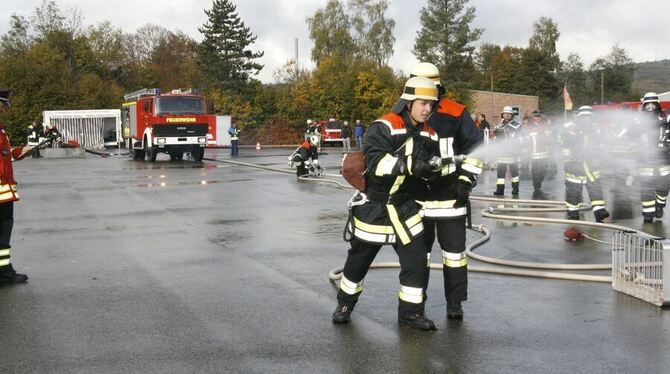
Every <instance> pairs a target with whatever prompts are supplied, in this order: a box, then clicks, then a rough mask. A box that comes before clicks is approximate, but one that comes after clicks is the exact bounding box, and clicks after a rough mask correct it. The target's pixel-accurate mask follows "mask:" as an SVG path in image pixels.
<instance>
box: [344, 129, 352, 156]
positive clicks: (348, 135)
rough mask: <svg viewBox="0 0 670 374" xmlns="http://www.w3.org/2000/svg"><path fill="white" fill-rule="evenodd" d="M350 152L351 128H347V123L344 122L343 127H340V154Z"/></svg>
mask: <svg viewBox="0 0 670 374" xmlns="http://www.w3.org/2000/svg"><path fill="white" fill-rule="evenodd" d="M349 152H351V127H349V122H347V121H344V126H342V153H349Z"/></svg>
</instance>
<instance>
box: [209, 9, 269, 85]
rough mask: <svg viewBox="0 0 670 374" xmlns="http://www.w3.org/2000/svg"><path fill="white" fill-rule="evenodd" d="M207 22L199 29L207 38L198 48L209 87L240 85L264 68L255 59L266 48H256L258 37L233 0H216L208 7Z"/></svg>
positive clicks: (261, 54)
mask: <svg viewBox="0 0 670 374" xmlns="http://www.w3.org/2000/svg"><path fill="white" fill-rule="evenodd" d="M205 14H206V15H207V18H208V20H207V22H206V23H205V24H204V25H203V26H202V27H201V28H199V29H198V31H200V33H202V34H203V36H204V40H203V41H202V43H201V44H200V48H199V50H198V66H199V68H200V70H201V73H202V77H203V80H204V82H203V83H205V84H206V85H208V86H209V87H212V88H213V87H223V88H240V86H246V83H248V81H249V79H250V78H251V76H253V75H257V74H258V72H259V71H260V70H261V69H262V68H263V65H261V64H259V63H258V62H256V61H255V60H256V59H258V58H260V57H263V54H264V52H252V51H251V50H250V49H249V46H250V45H251V44H252V43H254V42H255V41H256V36H255V35H253V34H252V33H251V31H250V29H249V27H246V26H244V22H243V21H242V20H241V19H240V17H239V15H238V14H237V12H236V7H235V5H234V4H233V3H232V2H231V1H230V0H214V2H213V6H212V9H211V10H205Z"/></svg>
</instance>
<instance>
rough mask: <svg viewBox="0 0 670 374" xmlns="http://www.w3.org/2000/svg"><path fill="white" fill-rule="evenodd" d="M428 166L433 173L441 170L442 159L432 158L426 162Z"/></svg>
mask: <svg viewBox="0 0 670 374" xmlns="http://www.w3.org/2000/svg"><path fill="white" fill-rule="evenodd" d="M428 165H430V166H431V167H432V168H433V170H435V171H438V170H442V158H440V157H438V156H433V157H432V158H431V159H430V160H428Z"/></svg>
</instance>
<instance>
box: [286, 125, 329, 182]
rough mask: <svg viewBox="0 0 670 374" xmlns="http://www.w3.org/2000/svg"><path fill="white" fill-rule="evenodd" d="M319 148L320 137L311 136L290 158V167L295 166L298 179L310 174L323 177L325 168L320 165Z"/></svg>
mask: <svg viewBox="0 0 670 374" xmlns="http://www.w3.org/2000/svg"><path fill="white" fill-rule="evenodd" d="M318 147H319V137H318V136H316V135H311V136H310V137H309V138H308V140H305V141H304V142H303V143H302V144H300V147H298V149H296V150H295V152H293V154H292V155H291V156H290V157H289V166H293V165H295V169H296V176H297V177H298V178H300V177H302V176H307V175H310V174H311V175H314V176H317V177H320V176H322V175H323V168H322V167H321V165H319V152H318Z"/></svg>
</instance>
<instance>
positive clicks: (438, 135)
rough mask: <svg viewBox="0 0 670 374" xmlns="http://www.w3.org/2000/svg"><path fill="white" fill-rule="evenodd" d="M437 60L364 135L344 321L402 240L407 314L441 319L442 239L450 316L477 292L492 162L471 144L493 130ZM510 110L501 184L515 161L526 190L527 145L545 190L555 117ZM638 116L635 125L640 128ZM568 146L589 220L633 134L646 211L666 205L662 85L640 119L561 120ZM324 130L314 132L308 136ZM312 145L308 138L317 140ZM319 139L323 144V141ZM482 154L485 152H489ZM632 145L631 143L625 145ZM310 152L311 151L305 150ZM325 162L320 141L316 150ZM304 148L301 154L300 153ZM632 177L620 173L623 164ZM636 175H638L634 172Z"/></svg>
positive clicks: (570, 196) (668, 160)
mask: <svg viewBox="0 0 670 374" xmlns="http://www.w3.org/2000/svg"><path fill="white" fill-rule="evenodd" d="M443 93H444V89H443V86H442V84H441V81H440V74H439V70H438V69H437V67H435V66H434V65H432V64H430V63H420V64H418V65H417V66H415V67H414V68H413V69H412V72H411V78H410V79H409V80H408V81H407V82H406V83H405V86H404V91H403V94H402V95H401V97H400V99H399V100H398V102H397V103H396V104H395V106H394V107H393V109H392V111H391V112H390V113H388V114H387V115H385V116H383V117H382V118H380V119H378V120H376V121H375V122H373V123H372V124H371V125H370V127H369V129H368V131H367V133H366V135H365V139H364V141H365V147H364V156H365V170H366V175H365V177H366V183H367V187H366V189H365V191H357V192H356V194H355V195H354V197H353V198H352V200H351V201H350V202H349V204H348V205H349V206H350V209H351V216H352V218H350V220H349V222H348V224H347V225H348V226H347V230H349V232H350V233H351V240H350V249H349V250H348V254H347V259H346V261H345V265H344V269H343V271H342V278H341V281H340V285H339V290H338V294H337V301H338V305H337V308H336V310H335V312H334V313H333V316H332V320H333V322H334V323H338V324H346V323H349V322H350V321H351V313H352V311H353V310H354V307H355V305H356V303H357V302H358V299H359V297H360V295H361V293H362V291H363V286H364V278H365V276H366V274H367V272H368V270H369V268H370V265H371V264H372V261H373V260H374V258H375V257H376V255H377V253H378V252H379V250H380V249H381V247H382V246H383V245H386V244H389V245H392V246H393V248H394V249H395V251H396V253H397V255H398V257H399V262H400V266H401V270H400V275H399V278H400V289H399V292H398V300H399V306H398V323H399V325H400V326H407V327H410V328H414V329H419V330H426V331H430V330H434V329H435V328H436V327H435V323H434V322H433V321H432V320H430V319H429V318H428V317H427V316H426V315H425V301H426V290H427V287H428V279H429V273H430V255H431V252H432V247H433V244H434V242H435V240H436V239H437V242H438V243H439V245H440V247H441V249H442V264H443V281H444V293H445V298H446V304H447V305H446V315H447V318H449V319H462V318H463V315H464V313H463V308H462V302H463V301H465V300H467V285H468V282H467V264H468V259H467V257H466V255H465V237H466V235H465V229H466V215H467V208H468V203H469V195H470V192H471V190H472V188H473V187H474V186H475V185H476V180H477V176H478V175H479V174H480V173H481V172H482V168H483V165H484V163H483V162H482V160H480V159H479V158H477V157H474V155H473V154H472V152H473V151H474V150H475V148H476V147H478V146H479V144H480V142H481V141H482V140H483V134H482V132H480V131H479V129H478V128H477V126H476V125H475V122H474V121H473V119H472V116H471V115H470V113H468V111H467V109H466V108H465V107H464V106H463V105H461V104H459V103H456V102H454V101H451V100H449V99H447V98H444V97H442V95H443ZM501 117H502V119H501V121H500V123H499V124H498V125H496V126H494V127H493V129H492V133H493V136H494V137H495V138H496V141H499V142H506V143H508V144H509V146H507V147H502V148H501V149H503V150H502V151H501V152H500V153H499V154H498V155H497V157H496V159H495V163H496V164H497V180H496V190H495V192H494V195H497V196H502V195H504V188H505V179H506V174H507V171H508V169H509V171H510V172H511V175H512V181H511V182H512V194H513V195H518V193H519V182H520V180H519V162H520V160H521V156H522V155H525V156H526V157H525V158H526V160H527V164H528V166H529V169H530V173H531V180H532V184H533V188H534V189H535V191H540V190H541V188H542V182H543V180H544V178H545V175H546V174H547V170H548V169H549V168H550V165H551V164H552V160H551V143H552V141H551V139H552V136H553V135H552V130H551V127H550V123H549V121H548V119H547V118H546V117H544V115H543V114H542V113H541V112H540V111H539V110H537V111H535V112H534V113H533V115H532V118H531V119H529V121H528V122H526V123H525V124H523V125H521V124H519V123H518V122H516V121H515V120H514V112H513V109H512V108H511V107H509V106H506V107H504V108H503V110H502V113H501ZM633 126H635V127H633ZM557 132H558V133H559V134H558V136H553V137H554V138H557V140H558V141H557V142H555V143H557V144H558V146H560V148H561V149H562V153H563V155H564V157H565V163H564V171H565V185H566V189H565V200H566V209H567V215H568V218H570V219H579V210H580V204H581V200H582V190H583V188H584V187H586V190H587V192H588V194H589V198H590V202H591V209H592V211H593V214H594V217H595V219H596V221H598V222H602V221H603V220H604V219H605V218H607V217H609V212H608V211H607V209H606V208H605V200H604V196H603V187H602V185H601V184H600V172H599V167H608V168H609V169H610V170H613V169H617V168H619V169H621V168H625V166H624V165H626V164H625V163H624V162H621V161H622V159H621V158H620V157H619V156H620V155H618V154H617V152H623V151H621V150H620V148H621V147H619V145H623V146H624V147H623V148H625V149H626V152H628V156H629V159H634V160H636V161H637V164H636V165H634V166H630V168H629V169H631V170H632V169H634V168H637V169H638V172H637V173H635V174H636V175H637V176H638V178H639V183H640V190H641V202H642V208H643V209H642V214H643V216H644V220H645V222H651V221H653V218H654V217H661V216H662V215H663V208H664V207H665V202H666V198H667V195H668V190H670V153H669V152H668V151H669V150H668V149H667V147H668V143H669V142H668V140H670V129H669V124H668V118H667V116H666V115H665V114H664V113H663V111H662V110H661V106H660V102H659V100H658V95H656V94H654V93H649V94H646V95H645V97H644V99H643V102H642V110H641V112H640V113H639V114H637V116H636V117H635V121H634V123H630V124H625V125H622V124H621V121H619V122H618V123H614V122H613V123H610V125H609V126H597V125H596V124H595V122H594V114H593V112H592V110H591V107H589V106H582V107H580V108H579V110H578V111H577V113H576V115H575V117H574V120H573V121H570V122H568V123H565V124H564V125H563V126H562V128H561V129H560V131H557ZM313 140H314V141H316V140H318V139H310V140H309V141H310V142H311V141H313ZM308 148H309V147H308ZM312 148H314V147H312ZM479 153H481V152H479ZM624 153H625V152H624ZM308 156H309V155H308V154H307V153H305V152H304V151H303V152H302V156H301V157H300V159H301V161H304V160H306V159H308V158H309V157H308ZM311 157H312V160H313V163H314V164H316V165H318V152H316V150H314V152H313V153H312V154H311ZM297 159H298V158H297V156H296V160H297ZM615 177H621V173H615ZM625 179H626V181H627V182H626V183H630V176H628V178H625Z"/></svg>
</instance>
